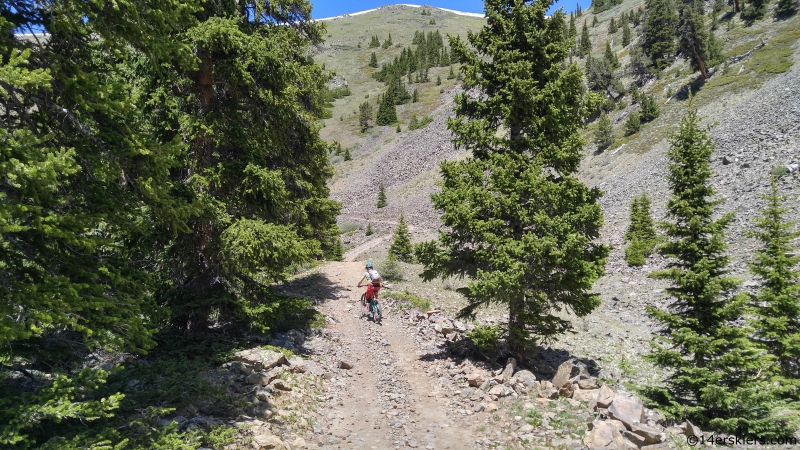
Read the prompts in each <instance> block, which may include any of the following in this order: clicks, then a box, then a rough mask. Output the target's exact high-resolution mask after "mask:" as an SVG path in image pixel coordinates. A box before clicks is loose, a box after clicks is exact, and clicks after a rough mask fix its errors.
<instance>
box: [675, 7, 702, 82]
mask: <svg viewBox="0 0 800 450" xmlns="http://www.w3.org/2000/svg"><path fill="white" fill-rule="evenodd" d="M708 34H709V31H708V30H706V26H705V19H704V16H703V1H702V0H686V2H685V3H684V4H683V6H682V7H681V9H680V14H679V17H678V48H679V49H680V51H681V53H682V54H683V55H684V57H685V58H686V59H688V60H689V61H690V62H691V66H692V68H693V69H694V70H698V71H700V75H702V76H703V78H708V70H707V69H706V62H707V61H708V60H709V57H710V54H709V35H708Z"/></svg>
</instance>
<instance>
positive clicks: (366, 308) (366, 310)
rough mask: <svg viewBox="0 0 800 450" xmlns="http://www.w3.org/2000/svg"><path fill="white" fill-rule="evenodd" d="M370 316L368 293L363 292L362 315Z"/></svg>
mask: <svg viewBox="0 0 800 450" xmlns="http://www.w3.org/2000/svg"><path fill="white" fill-rule="evenodd" d="M364 316H369V306H368V305H367V294H361V317H364Z"/></svg>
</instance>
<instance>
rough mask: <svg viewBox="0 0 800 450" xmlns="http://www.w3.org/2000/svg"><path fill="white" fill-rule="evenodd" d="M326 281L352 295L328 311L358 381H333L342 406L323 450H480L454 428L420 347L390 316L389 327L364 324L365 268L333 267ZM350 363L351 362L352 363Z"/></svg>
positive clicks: (463, 429) (332, 410)
mask: <svg viewBox="0 0 800 450" xmlns="http://www.w3.org/2000/svg"><path fill="white" fill-rule="evenodd" d="M321 272H322V275H323V276H324V277H325V278H327V280H329V281H330V282H331V283H333V284H335V285H337V286H338V287H339V292H348V294H347V296H345V297H344V298H339V299H338V300H335V301H330V302H326V303H325V304H323V305H320V309H321V310H322V312H323V314H325V315H326V316H328V317H330V318H333V321H329V323H328V325H327V328H328V329H329V331H331V332H333V334H334V335H336V336H339V339H338V342H337V343H336V345H338V346H341V348H342V349H343V350H345V351H346V352H345V354H347V355H348V357H347V358H349V359H350V360H349V361H347V362H349V363H351V364H352V365H353V368H352V369H351V370H349V371H347V372H348V373H349V374H350V375H349V376H347V377H342V378H339V379H334V380H331V381H332V384H333V386H335V389H338V395H337V396H335V397H334V396H331V398H336V397H338V399H339V401H338V402H333V403H334V404H331V402H329V403H328V404H327V407H328V408H329V409H328V410H326V411H325V412H326V413H327V417H328V419H329V420H328V424H329V425H328V430H326V432H329V433H330V436H331V437H330V438H329V440H328V442H326V443H324V444H323V446H324V447H323V448H348V449H386V448H394V447H406V446H408V447H411V448H421V449H462V448H472V446H473V444H474V442H475V440H474V438H473V435H472V430H470V429H469V426H468V425H467V424H466V423H464V422H460V421H459V420H454V419H455V417H454V414H453V412H452V410H450V411H448V408H447V405H446V404H445V402H444V401H440V394H442V392H440V391H439V389H437V386H436V381H437V380H436V379H434V378H433V377H431V376H429V375H427V374H426V373H424V372H422V369H421V367H422V366H423V364H421V363H420V362H419V361H420V356H421V355H423V354H425V352H422V351H419V350H418V349H417V347H416V344H415V343H414V342H413V340H412V339H411V338H410V337H409V336H408V335H407V334H406V333H407V331H405V330H403V327H402V326H401V324H399V323H398V322H397V321H395V320H394V319H393V317H392V315H391V312H388V311H387V314H385V315H384V318H383V320H382V321H381V323H373V322H372V321H370V320H368V319H366V318H362V317H361V314H360V302H359V299H360V296H361V292H362V291H361V288H356V287H355V285H354V283H355V282H356V279H357V278H358V275H359V274H361V273H363V272H364V267H363V262H333V263H329V264H326V265H325V266H324V267H322V268H321ZM347 358H343V359H345V360H347Z"/></svg>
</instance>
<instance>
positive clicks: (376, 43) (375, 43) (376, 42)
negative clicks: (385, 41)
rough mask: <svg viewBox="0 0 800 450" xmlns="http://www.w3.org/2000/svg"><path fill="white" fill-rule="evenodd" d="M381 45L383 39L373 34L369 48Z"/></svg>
mask: <svg viewBox="0 0 800 450" xmlns="http://www.w3.org/2000/svg"><path fill="white" fill-rule="evenodd" d="M380 46H381V41H380V39H378V35H375V36H372V38H371V39H370V41H369V48H376V47H380Z"/></svg>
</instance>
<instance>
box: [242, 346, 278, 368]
mask: <svg viewBox="0 0 800 450" xmlns="http://www.w3.org/2000/svg"><path fill="white" fill-rule="evenodd" d="M234 356H235V358H236V360H237V361H241V362H242V363H243V364H244V365H245V366H247V368H248V369H251V370H255V371H259V370H269V369H272V368H273V367H277V366H280V365H281V364H286V357H285V356H283V353H281V352H276V351H274V350H266V349H263V348H258V347H256V348H251V349H248V350H242V351H240V352H236V354H235V355H234Z"/></svg>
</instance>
